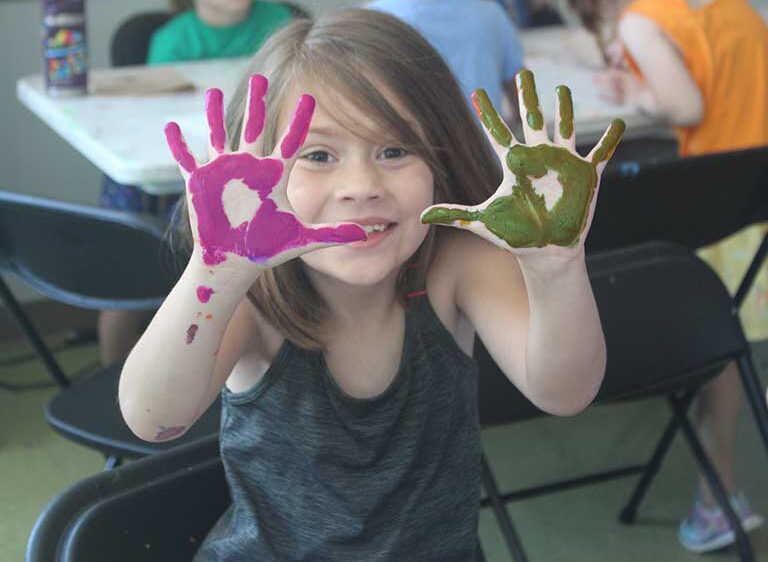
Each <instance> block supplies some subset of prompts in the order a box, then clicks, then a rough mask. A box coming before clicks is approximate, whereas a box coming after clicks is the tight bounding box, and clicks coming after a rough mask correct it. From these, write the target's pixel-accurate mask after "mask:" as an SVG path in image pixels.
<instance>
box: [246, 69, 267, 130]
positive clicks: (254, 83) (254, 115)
mask: <svg viewBox="0 0 768 562" xmlns="http://www.w3.org/2000/svg"><path fill="white" fill-rule="evenodd" d="M268 87H269V81H267V79H266V78H265V77H264V76H262V75H261V74H254V75H253V76H251V78H250V82H249V84H248V115H247V116H246V119H245V135H244V138H245V142H248V143H251V142H255V141H256V139H257V138H259V135H260V134H261V131H262V130H263V129H264V116H265V115H266V113H267V107H266V105H265V103H264V96H266V95H267V88H268Z"/></svg>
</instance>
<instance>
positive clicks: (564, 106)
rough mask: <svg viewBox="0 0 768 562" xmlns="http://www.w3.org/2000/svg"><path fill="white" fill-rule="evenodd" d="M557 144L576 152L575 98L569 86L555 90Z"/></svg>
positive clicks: (555, 136) (555, 135)
mask: <svg viewBox="0 0 768 562" xmlns="http://www.w3.org/2000/svg"><path fill="white" fill-rule="evenodd" d="M555 92H556V93H557V101H556V102H555V134H554V139H555V144H558V145H560V146H563V147H565V148H567V149H568V150H570V151H571V152H576V132H575V131H574V129H573V98H572V97H571V90H570V88H568V86H562V85H560V86H558V87H557V88H556V89H555Z"/></svg>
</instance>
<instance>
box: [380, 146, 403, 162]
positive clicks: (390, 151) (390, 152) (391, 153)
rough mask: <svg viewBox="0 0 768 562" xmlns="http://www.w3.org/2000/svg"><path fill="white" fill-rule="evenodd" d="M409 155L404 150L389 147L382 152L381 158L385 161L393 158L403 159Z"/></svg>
mask: <svg viewBox="0 0 768 562" xmlns="http://www.w3.org/2000/svg"><path fill="white" fill-rule="evenodd" d="M407 154H408V151H407V150H405V149H404V148H397V147H392V146H390V147H387V148H385V149H384V150H382V151H381V156H382V157H383V158H384V159H392V158H402V157H403V156H406V155H407Z"/></svg>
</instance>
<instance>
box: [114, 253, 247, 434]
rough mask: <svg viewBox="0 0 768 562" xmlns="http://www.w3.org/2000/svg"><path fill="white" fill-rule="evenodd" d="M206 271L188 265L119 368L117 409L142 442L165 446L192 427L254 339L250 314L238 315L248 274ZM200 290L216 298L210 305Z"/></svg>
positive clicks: (193, 263)
mask: <svg viewBox="0 0 768 562" xmlns="http://www.w3.org/2000/svg"><path fill="white" fill-rule="evenodd" d="M209 271H210V270H209V269H208V268H206V267H204V266H203V264H202V263H201V262H200V261H199V260H198V259H197V258H196V257H193V258H192V259H191V260H190V262H189V264H188V265H187V268H186V269H185V271H184V273H183V274H182V276H181V278H180V279H179V281H178V283H177V284H176V286H175V287H174V288H173V290H172V291H171V293H170V294H169V295H168V297H167V298H166V299H165V301H164V302H163V304H162V306H161V307H160V309H159V310H158V311H157V313H156V314H155V316H154V318H153V319H152V322H151V323H150V324H149V326H148V327H147V329H146V331H145V332H144V334H143V335H142V336H141V338H140V339H139V341H138V343H137V344H136V346H135V347H134V349H133V351H132V352H131V354H130V355H129V356H128V359H127V360H126V362H125V365H124V366H123V371H122V374H121V376H120V386H119V401H120V409H121V411H122V413H123V417H124V419H125V421H126V423H127V425H128V427H130V429H131V431H133V432H134V433H135V434H136V435H137V436H138V437H140V438H142V439H144V440H146V441H166V440H170V439H173V438H175V437H178V436H180V435H182V434H183V433H184V432H185V431H186V430H187V429H188V428H189V427H191V426H192V424H193V423H194V422H195V421H196V420H197V419H198V418H199V417H200V416H201V415H202V414H203V412H205V410H206V409H208V407H209V406H210V405H211V403H212V402H213V401H214V400H215V398H216V396H217V394H218V393H219V391H220V390H221V388H222V386H223V385H224V383H225V382H226V380H227V377H228V376H229V373H230V372H231V371H232V369H233V368H234V366H235V364H236V363H237V360H238V359H239V357H240V356H241V355H242V353H243V352H244V351H245V349H247V348H248V347H250V346H252V345H253V343H254V340H255V339H258V336H257V335H256V334H255V333H254V330H253V326H254V323H253V322H252V321H250V319H249V318H248V317H247V315H248V310H247V307H246V306H242V307H239V305H240V303H243V304H245V305H247V304H248V303H247V301H245V300H244V298H243V297H244V296H245V294H246V291H247V290H248V288H249V287H250V286H251V284H252V283H253V281H254V280H255V279H254V278H253V276H252V274H249V273H248V272H247V270H245V271H244V272H236V271H229V272H223V271H220V272H218V274H216V275H212V274H211V273H210V272H209ZM199 287H207V288H209V289H211V290H212V291H213V293H212V295H211V298H210V300H209V301H208V302H207V303H203V302H201V300H200V298H199V297H198V288H199ZM213 297H215V298H213Z"/></svg>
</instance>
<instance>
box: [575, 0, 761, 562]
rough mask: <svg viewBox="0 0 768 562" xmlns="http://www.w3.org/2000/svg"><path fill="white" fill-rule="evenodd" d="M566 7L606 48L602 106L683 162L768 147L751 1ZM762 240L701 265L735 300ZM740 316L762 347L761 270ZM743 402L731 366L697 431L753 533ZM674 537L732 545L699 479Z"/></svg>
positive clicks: (725, 244)
mask: <svg viewBox="0 0 768 562" xmlns="http://www.w3.org/2000/svg"><path fill="white" fill-rule="evenodd" d="M571 6H572V7H574V8H575V9H576V11H577V12H578V14H579V15H580V16H581V18H582V21H583V22H584V24H585V26H586V27H588V28H589V29H590V30H591V31H593V33H595V35H596V36H597V38H598V42H599V44H600V45H602V46H604V51H605V59H606V61H607V62H608V63H609V65H611V67H612V68H611V69H610V70H608V71H607V72H605V73H604V74H603V75H602V76H601V78H602V79H601V85H602V87H603V90H604V95H605V97H606V98H608V99H610V100H612V101H616V102H630V103H634V104H635V105H637V106H639V107H640V108H642V109H643V110H645V111H647V112H648V113H651V114H654V115H656V116H659V117H661V118H663V119H665V120H666V121H667V122H668V123H669V124H670V125H672V126H673V127H674V128H675V132H676V133H677V137H678V143H679V150H680V155H681V156H693V155H699V154H706V153H712V152H720V151H729V150H737V149H742V148H749V147H754V146H761V145H766V144H768V28H767V27H766V25H765V23H764V22H763V19H762V18H761V17H760V15H759V14H758V13H757V12H756V11H755V10H754V9H753V8H752V7H751V6H750V5H749V3H748V2H747V0H688V1H686V0H635V1H627V0H571ZM622 67H623V68H622ZM627 69H628V70H629V72H628V71H627ZM765 231H766V228H765V227H764V226H754V227H751V228H747V229H745V230H743V231H741V232H739V233H737V234H735V235H734V236H731V237H730V238H728V239H726V240H724V241H721V242H720V243H717V244H715V245H713V246H710V247H708V248H705V249H703V250H701V251H700V256H701V257H702V258H703V259H704V260H705V261H707V262H708V263H709V264H710V265H711V266H712V267H713V268H714V269H715V270H716V271H717V272H718V273H719V275H720V276H721V278H722V279H723V281H724V283H725V284H726V285H727V286H728V288H729V289H730V290H731V291H735V289H736V287H737V285H738V282H739V280H740V279H741V278H742V276H743V275H744V272H745V271H746V268H747V265H748V263H749V260H750V259H751V257H752V255H753V254H754V252H755V250H756V249H757V246H758V245H759V243H760V241H761V240H762V238H763V236H764V233H765ZM741 316H742V324H743V325H744V328H745V331H746V333H747V336H748V338H749V339H750V340H753V341H754V340H759V339H765V338H768V272H766V270H765V269H763V271H762V272H761V274H760V275H759V276H758V278H757V279H756V282H755V285H754V286H753V288H752V290H751V293H750V295H749V296H748V298H747V299H746V301H745V302H744V305H743V308H742V315H741ZM741 401H742V397H741V389H740V381H739V374H738V371H737V369H736V366H735V364H729V365H728V366H727V367H726V368H725V369H724V371H723V373H722V374H721V375H719V376H718V377H717V378H716V379H714V380H712V381H711V382H709V383H708V384H707V385H705V386H704V387H703V388H702V390H701V393H700V397H699V401H698V407H697V429H698V431H699V434H700V436H701V438H702V441H703V443H704V446H705V447H706V449H707V453H708V454H709V456H710V457H711V459H712V461H713V463H714V465H715V467H716V468H717V470H718V473H719V474H720V477H721V478H722V480H723V482H724V484H725V486H726V488H727V489H728V490H729V492H730V493H731V501H732V503H733V505H734V508H735V509H736V511H737V513H738V514H739V515H740V517H741V519H742V523H743V525H744V528H745V530H748V531H750V530H752V529H754V528H756V527H758V526H759V525H760V524H761V523H762V518H761V517H760V516H759V515H757V514H755V513H754V512H753V511H752V510H751V509H750V507H749V504H748V503H747V501H746V499H745V497H744V495H743V494H742V493H741V492H738V491H737V487H736V484H735V478H734V470H733V464H734V463H733V461H734V442H735V438H736V427H737V421H738V417H739V410H740V408H741ZM679 536H680V541H681V543H682V544H683V546H684V547H685V548H687V549H688V550H691V551H693V552H707V551H710V550H714V549H717V548H721V547H723V546H725V545H727V544H730V543H732V542H733V541H734V535H733V532H732V531H731V530H730V527H729V526H728V523H727V522H726V520H725V518H724V517H723V514H722V512H721V510H720V509H719V507H717V506H716V504H715V503H714V499H713V497H712V494H711V492H710V490H709V487H708V486H707V484H706V482H705V481H704V479H703V478H701V479H700V484H699V490H698V493H697V497H696V501H695V505H694V508H693V511H692V512H691V514H690V516H689V517H688V518H686V519H685V520H684V521H683V522H682V524H681V526H680V533H679Z"/></svg>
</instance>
